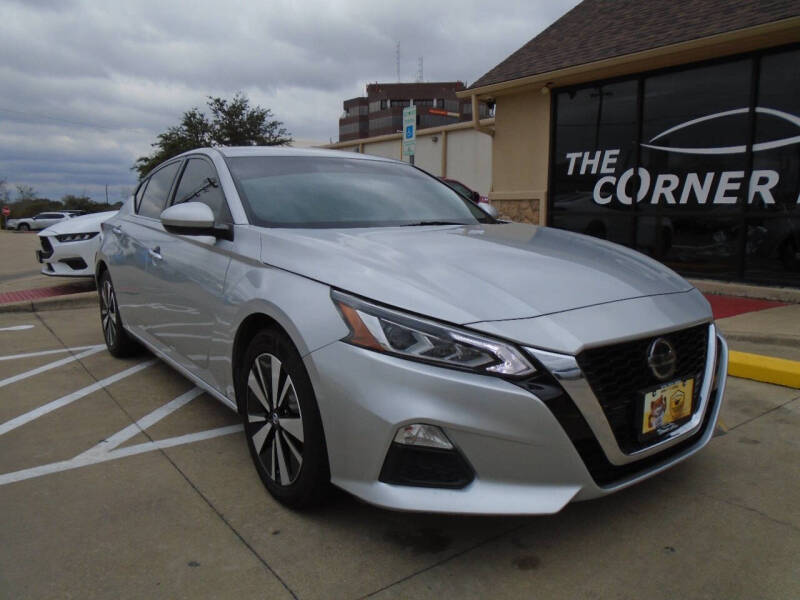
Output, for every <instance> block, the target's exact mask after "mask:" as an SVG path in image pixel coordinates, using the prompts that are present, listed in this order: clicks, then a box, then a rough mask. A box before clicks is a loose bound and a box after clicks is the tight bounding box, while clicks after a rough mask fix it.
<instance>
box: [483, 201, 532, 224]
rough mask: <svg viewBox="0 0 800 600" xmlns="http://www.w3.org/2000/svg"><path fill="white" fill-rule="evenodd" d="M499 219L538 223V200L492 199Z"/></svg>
mask: <svg viewBox="0 0 800 600" xmlns="http://www.w3.org/2000/svg"><path fill="white" fill-rule="evenodd" d="M492 205H493V206H494V207H495V208H496V209H497V212H498V213H499V215H500V218H501V219H508V220H510V221H516V222H518V223H533V224H534V225H538V224H539V200H538V199H536V198H534V199H532V200H492Z"/></svg>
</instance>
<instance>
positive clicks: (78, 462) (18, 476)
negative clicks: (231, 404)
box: [0, 425, 242, 485]
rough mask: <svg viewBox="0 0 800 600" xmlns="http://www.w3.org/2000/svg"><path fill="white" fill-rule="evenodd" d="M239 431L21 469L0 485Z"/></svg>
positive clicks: (223, 430) (216, 431) (222, 429)
mask: <svg viewBox="0 0 800 600" xmlns="http://www.w3.org/2000/svg"><path fill="white" fill-rule="evenodd" d="M241 430H242V426H241V425H228V426H227V427H217V428H216V429H209V430H207V431H200V432H198V433H190V434H187V435H179V436H177V437H171V438H167V439H165V440H157V441H155V442H145V443H144V444H137V445H135V446H128V447H127V448H120V449H119V450H112V451H111V452H104V453H101V454H97V455H92V456H88V455H85V453H84V455H80V456H76V457H75V458H71V459H70V460H63V461H61V462H55V463H50V464H48V465H42V466H40V467H32V468H30V469H23V470H22V471H14V472H13V473H5V474H3V475H0V485H6V484H9V483H15V482H17V481H24V480H25V479H33V478H34V477H41V476H42V475H50V474H52V473H59V472H61V471H68V470H70V469H77V468H79V467H86V466H89V465H95V464H97V463H101V462H107V461H109V460H116V459H118V458H124V457H126V456H134V455H136V454H143V453H145V452H152V451H153V450H160V449H163V448H172V447H174V446H180V445H182V444H191V443H192V442H200V441H202V440H210V439H212V438H215V437H220V436H223V435H230V434H231V433H238V432H239V431H241Z"/></svg>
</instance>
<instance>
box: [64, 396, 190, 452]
mask: <svg viewBox="0 0 800 600" xmlns="http://www.w3.org/2000/svg"><path fill="white" fill-rule="evenodd" d="M202 393H203V390H201V389H200V388H197V387H195V388H192V389H190V390H189V391H188V392H186V393H185V394H181V395H180V396H178V397H177V398H174V399H173V400H170V401H169V402H167V403H166V404H165V405H164V406H161V407H159V408H157V409H155V410H154V411H153V412H151V413H148V414H146V415H145V416H143V417H142V418H141V419H139V420H138V421H136V422H135V423H132V424H130V425H128V426H127V427H126V428H125V429H122V430H121V431H118V432H117V433H115V434H114V435H112V436H111V437H108V438H106V439H104V440H103V441H102V442H100V443H99V444H97V445H96V446H94V447H92V448H89V449H88V450H87V451H86V452H84V453H83V454H79V455H78V456H76V457H75V458H76V459H78V458H82V457H84V456H93V455H96V454H104V453H106V452H110V451H111V450H113V449H114V448H116V447H117V446H119V445H120V444H123V443H125V442H127V441H128V440H129V439H131V438H132V437H133V436H135V435H136V434H137V433H141V432H142V431H144V430H145V429H147V428H148V427H150V426H151V425H153V424H154V423H158V422H159V421H160V420H161V419H163V418H164V417H166V416H167V415H170V414H172V413H173V412H175V411H176V410H178V409H179V408H180V407H182V406H183V405H185V404H188V403H189V402H191V401H192V400H194V399H195V398H197V397H198V396H199V395H200V394H202Z"/></svg>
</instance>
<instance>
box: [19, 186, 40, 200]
mask: <svg viewBox="0 0 800 600" xmlns="http://www.w3.org/2000/svg"><path fill="white" fill-rule="evenodd" d="M23 200H36V190H35V189H33V186H31V185H27V184H24V183H18V184H17V201H18V202H21V201H23Z"/></svg>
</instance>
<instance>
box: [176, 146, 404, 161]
mask: <svg viewBox="0 0 800 600" xmlns="http://www.w3.org/2000/svg"><path fill="white" fill-rule="evenodd" d="M215 152H216V153H218V154H221V155H222V156H224V157H225V158H236V157H241V156H309V157H321V158H325V157H327V158H351V159H357V160H376V161H383V162H398V161H396V160H393V159H390V158H384V157H382V156H371V155H368V154H360V153H358V152H348V151H343V150H324V149H321V148H291V147H289V146H216V147H214V148H197V149H196V150H190V151H188V152H184V153H183V154H181V155H180V156H188V155H190V154H198V153H199V154H206V155H208V156H211V155H213V154H214V153H215Z"/></svg>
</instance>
